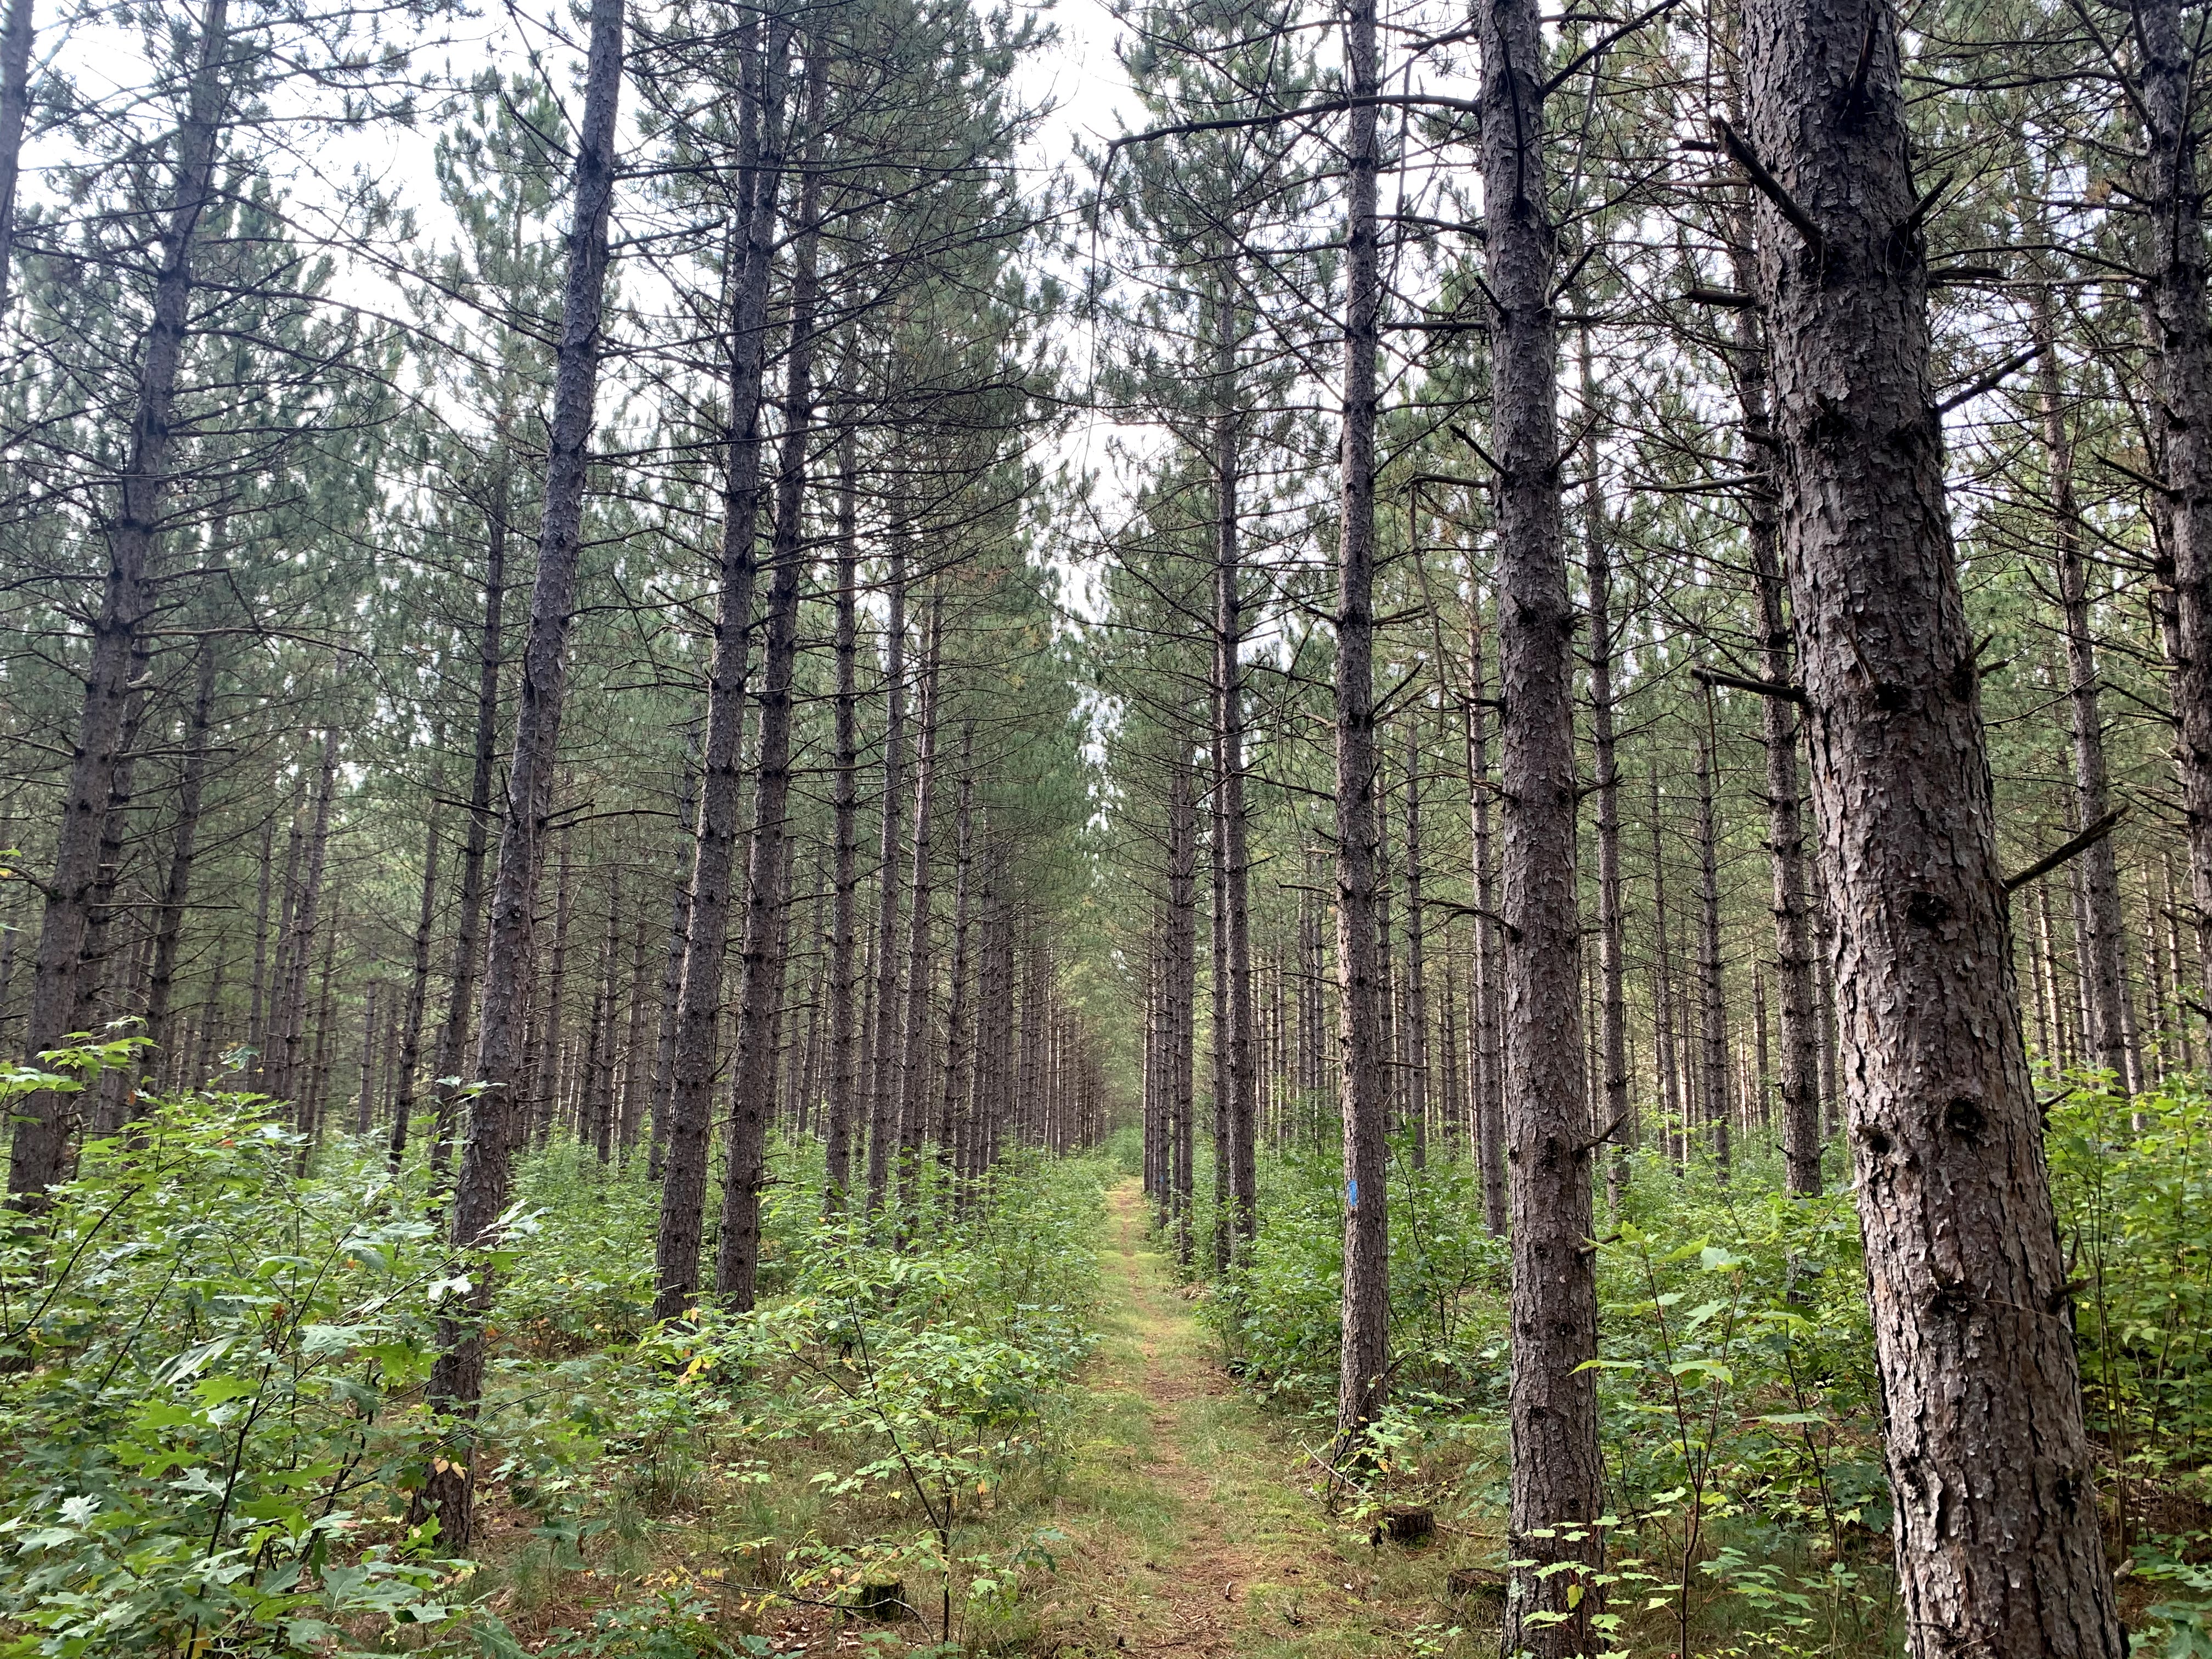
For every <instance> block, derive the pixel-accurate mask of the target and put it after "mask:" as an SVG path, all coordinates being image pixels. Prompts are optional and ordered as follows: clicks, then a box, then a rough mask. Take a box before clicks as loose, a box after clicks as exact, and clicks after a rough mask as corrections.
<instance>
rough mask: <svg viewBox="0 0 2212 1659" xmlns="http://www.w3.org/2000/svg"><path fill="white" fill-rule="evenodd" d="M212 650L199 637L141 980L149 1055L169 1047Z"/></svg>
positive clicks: (204, 760) (210, 707)
mask: <svg viewBox="0 0 2212 1659" xmlns="http://www.w3.org/2000/svg"><path fill="white" fill-rule="evenodd" d="M215 686H216V648H215V644H214V641H212V640H210V639H209V638H206V637H203V638H202V639H201V641H200V642H199V647H198V649H197V653H196V660H195V662H194V664H193V670H192V712H191V718H190V719H189V720H187V721H186V722H185V758H184V765H183V767H182V768H181V769H180V770H179V774H178V777H177V826H176V828H175V829H174V830H173V831H172V832H171V834H170V839H169V869H168V873H167V875H166V876H164V877H163V878H162V881H161V913H160V915H158V916H157V917H156V918H155V924H154V956H153V961H152V964H151V966H150V967H149V969H147V974H146V1036H147V1037H148V1038H149V1040H150V1041H151V1042H152V1044H153V1048H154V1052H155V1053H156V1054H167V1052H168V1051H169V1049H170V1048H171V1047H172V1046H173V1044H172V1041H171V1039H172V1036H173V1033H172V1031H171V1030H170V1018H169V1004H170V1001H171V1000H172V998H173V995H174V994H175V991H176V983H177V952H178V950H179V946H180V945H181V944H182V942H183V939H184V933H185V909H186V908H187V907H188V906H189V905H190V904H191V891H192V866H193V862H194V858H195V854H196V853H197V848H198V845H199V830H200V798H201V795H202V793H203V792H204V789H205V788H206V786H207V766H208V747H209V737H210V732H213V730H214V728H215Z"/></svg>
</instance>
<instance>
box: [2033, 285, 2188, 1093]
mask: <svg viewBox="0 0 2212 1659" xmlns="http://www.w3.org/2000/svg"><path fill="white" fill-rule="evenodd" d="M2031 305H2032V307H2033V325H2034V340H2035V343H2036V345H2037V346H2039V348H2041V356H2039V358H2038V359H2037V361H2036V393H2037V398H2038V401H2039V403H2040V404H2041V410H2040V411H2039V412H2040V414H2041V416H2042V427H2043V433H2042V436H2043V462H2044V471H2045V475H2046V477H2047V478H2048V482H2049V488H2050V490H2051V534H2052V537H2053V538H2054V540H2055V543H2056V546H2055V549H2054V552H2055V554H2056V562H2057V575H2058V604H2059V611H2060V614H2061V616H2062V617H2063V621H2064V623H2065V629H2066V693H2067V702H2068V706H2069V709H2070V711H2071V714H2072V717H2073V720H2072V724H2073V728H2074V732H2073V735H2074V811H2075V818H2076V819H2077V820H2078V821H2079V822H2080V823H2082V824H2084V825H2087V824H2091V823H2096V822H2097V821H2098V820H2099V819H2100V818H2102V817H2104V816H2105V814H2106V811H2108V810H2109V809H2110V806H2111V789H2110V787H2109V784H2108V782H2107V776H2108V775H2107V771H2106V764H2105V725H2104V715H2103V712H2102V710H2101V709H2100V706H2099V704H2100V696H2099V690H2098V684H2097V651H2096V646H2095V644H2094V642H2093V640H2092V638H2091V636H2090V631H2089V585H2088V570H2087V565H2086V564H2085V562H2083V560H2082V557H2081V507H2080V504H2079V502H2078V501H2076V500H2075V494H2074V435H2073V433H2072V430H2071V429H2070V428H2069V426H2068V423H2067V419H2066V404H2065V395H2064V390H2063V386H2062V384H2061V381H2060V376H2059V362H2058V339H2057V320H2056V319H2055V318H2054V316H2053V315H2052V305H2051V290H2050V289H2049V287H2048V286H2045V285H2039V286H2038V287H2037V289H2036V290H2035V293H2034V296H2033V300H2032V301H2031ZM2207 407H2208V412H2212V404H2208V406H2207ZM2168 453H2169V454H2170V453H2172V446H2171V444H2170V443H2169V445H2168ZM2207 482H2208V484H2212V478H2208V480H2207ZM2181 516H2187V515H2185V514H2184V515H2181ZM2207 643H2208V644H2212V641H2207ZM2076 869H2077V872H2078V874H2079V878H2080V881H2081V892H2082V907H2081V908H2082V921H2084V922H2085V923H2086V924H2087V925H2086V927H2084V928H2083V930H2082V935H2081V975H2082V981H2083V989H2084V991H2085V992H2086V994H2087V1001H2088V1005H2089V1054H2090V1060H2091V1063H2092V1064H2093V1065H2094V1066H2097V1067H2098V1068H2099V1069H2100V1070H2101V1071H2104V1072H2106V1073H2109V1074H2110V1075H2111V1077H2112V1086H2113V1087H2114V1088H2115V1089H2117V1090H2118V1091H2119V1092H2120V1093H2122V1094H2125V1093H2127V1092H2128V1086H2129V1076H2130V1066H2129V1053H2128V1049H2129V1044H2128V1028H2129V1026H2130V1024H2131V1023H2132V1022H2131V1019H2130V1014H2131V1011H2130V1009H2129V1008H2128V1006H2127V999H2128V980H2127V965H2126V964H2127V945H2126V940H2125V937H2124V930H2123V927H2122V923H2121V920H2120V869H2119V854H2118V851H2117V850H2116V849H2115V848H2114V847H2113V845H2112V837H2111V836H2102V837H2100V839H2099V840H2097V841H2096V842H2093V843H2091V845H2090V846H2088V847H2087V848H2084V849H2083V850H2082V852H2081V854H2078V855H2077V865H2076Z"/></svg>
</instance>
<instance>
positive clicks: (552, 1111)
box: [516, 824, 576, 1147]
mask: <svg viewBox="0 0 2212 1659" xmlns="http://www.w3.org/2000/svg"><path fill="white" fill-rule="evenodd" d="M568 847H569V829H568V825H566V824H563V825H562V827H561V856H560V860H559V861H558V863H557V864H556V873H555V875H554V879H553V952H552V960H551V961H550V963H548V964H547V966H546V971H545V976H544V980H543V981H541V982H540V984H539V986H538V989H539V990H540V991H541V992H542V993H543V994H544V1000H543V1003H542V1005H541V1011H542V1014H543V1018H541V1020H540V1021H539V1024H538V1080H537V1088H536V1091H535V1093H536V1096H537V1097H536V1098H535V1099H533V1100H532V1101H530V1103H529V1105H530V1108H531V1114H532V1115H531V1119H530V1120H529V1125H528V1126H526V1125H522V1124H518V1125H517V1126H516V1127H517V1128H518V1129H519V1130H525V1129H526V1127H534V1129H535V1133H532V1134H529V1135H528V1137H527V1138H528V1139H533V1140H538V1141H543V1140H544V1138H545V1135H546V1133H547V1131H548V1130H549V1129H550V1127H551V1125H552V1123H553V1120H554V1119H555V1118H556V1117H557V1116H559V1115H560V1112H561V1108H562V1099H561V1074H562V1054H563V1053H564V1052H565V1050H564V1049H563V1048H562V1040H561V1027H562V1011H563V1010H564V1008H565V1007H566V1006H567V1003H566V999H567V995H568V924H569V923H570V922H571V921H574V917H575V909H576V869H575V864H574V860H571V859H570V858H569V856H568ZM516 1144H517V1146H518V1147H519V1146H520V1145H521V1144H522V1141H521V1140H518V1141H517V1143H516Z"/></svg>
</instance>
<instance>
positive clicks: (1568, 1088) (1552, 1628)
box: [1477, 0, 1604, 1659]
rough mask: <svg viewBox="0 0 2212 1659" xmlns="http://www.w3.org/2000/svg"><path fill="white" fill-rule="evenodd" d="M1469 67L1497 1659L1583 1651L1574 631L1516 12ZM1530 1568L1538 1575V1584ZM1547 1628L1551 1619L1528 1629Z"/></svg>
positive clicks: (1552, 356) (1586, 1556)
mask: <svg viewBox="0 0 2212 1659" xmlns="http://www.w3.org/2000/svg"><path fill="white" fill-rule="evenodd" d="M1477 22H1478V27H1479V29H1480V43H1481V50H1482V62H1483V80H1482V117H1481V139H1480V152H1481V165H1482V189H1483V204H1484V208H1483V223H1484V226H1485V228H1486V242H1485V251H1486V278H1487V282H1488V285H1489V289H1490V293H1491V295H1492V307H1491V334H1490V338H1491V364H1492V369H1491V373H1492V396H1491V421H1490V438H1491V453H1492V455H1493V456H1495V457H1496V458H1497V461H1498V468H1499V472H1498V483H1497V491H1496V499H1497V558H1498V685H1499V695H1500V697H1501V700H1502V702H1503V707H1504V714H1503V719H1502V721H1501V726H1502V728H1503V729H1502V732H1501V737H1502V750H1501V754H1500V759H1499V786H1500V787H1499V797H1500V799H1501V800H1502V801H1503V802H1504V859H1503V867H1502V871H1501V874H1502V877H1503V879H1502V880H1501V881H1500V883H1499V887H1500V894H1499V901H1500V902H1499V910H1500V912H1501V914H1502V915H1503V916H1504V929H1503V932H1504V969H1505V972H1504V978H1505V1022H1504V1071H1505V1076H1504V1096H1505V1146H1506V1161H1507V1164H1508V1166H1509V1168H1510V1188H1511V1191H1510V1200H1511V1206H1512V1230H1511V1237H1512V1246H1513V1267H1512V1309H1511V1322H1512V1334H1513V1346H1512V1372H1511V1377H1510V1383H1509V1384H1508V1389H1507V1396H1508V1397H1507V1416H1508V1427H1509V1432H1510V1437H1511V1443H1512V1475H1511V1512H1510V1519H1509V1526H1510V1542H1509V1551H1510V1554H1511V1555H1512V1556H1513V1557H1515V1558H1516V1559H1518V1560H1525V1561H1528V1562H1530V1563H1532V1564H1533V1565H1530V1566H1528V1567H1524V1568H1519V1569H1516V1571H1515V1572H1514V1575H1513V1580H1512V1584H1511V1587H1510V1591H1509V1593H1508V1595H1507V1600H1506V1609H1505V1622H1506V1633H1505V1642H1504V1645H1505V1647H1506V1648H1507V1649H1508V1650H1514V1651H1520V1650H1526V1651H1528V1652H1529V1653H1530V1654H1533V1655H1536V1656H1540V1659H1549V1656H1553V1655H1563V1654H1577V1653H1585V1652H1588V1651H1589V1648H1590V1644H1591V1640H1592V1637H1593V1632H1592V1627H1591V1626H1590V1623H1589V1620H1590V1619H1591V1617H1592V1616H1593V1615H1594V1614H1595V1613H1599V1612H1601V1611H1602V1610H1603V1605H1604V1597H1603V1594H1602V1592H1601V1589H1600V1587H1599V1586H1598V1585H1597V1584H1596V1583H1593V1582H1591V1581H1590V1579H1589V1577H1588V1575H1587V1573H1586V1572H1585V1571H1583V1570H1582V1569H1580V1568H1578V1567H1576V1566H1572V1565H1570V1566H1567V1567H1566V1568H1565V1570H1559V1564H1563V1563H1582V1564H1586V1565H1589V1566H1594V1565H1596V1564H1597V1563H1598V1562H1599V1561H1601V1559H1602V1557H1603V1535H1602V1534H1601V1533H1600V1532H1598V1531H1597V1530H1596V1529H1595V1528H1592V1527H1591V1526H1590V1525H1589V1523H1590V1522H1594V1521H1595V1520H1596V1518H1597V1516H1598V1515H1599V1514H1600V1512H1601V1509H1602V1507H1603V1488H1604V1479H1603V1468H1602V1467H1601V1463H1600V1462H1599V1457H1598V1443H1597V1390H1596V1385H1595V1374H1594V1373H1592V1372H1590V1371H1587V1370H1583V1369H1581V1368H1582V1367H1583V1365H1584V1364H1586V1363H1587V1362H1589V1360H1592V1359H1595V1358H1596V1357H1597V1287H1596V1277H1595V1255H1594V1254H1593V1253H1592V1252H1591V1250H1590V1249H1589V1240H1590V1238H1591V1237H1592V1229H1591V1207H1590V1206H1591V1195H1590V1157H1591V1151H1592V1146H1591V1136H1590V1133H1589V1100H1588V1093H1587V1078H1586V1066H1585V1065H1584V1056H1583V1010H1582V939H1581V926H1580V915H1579V908H1578V905H1577V884H1578V883H1577V870H1576V861H1575V833H1576V817H1577V803H1578V801H1579V799H1580V797H1579V780H1578V779H1577V774H1576V765H1575V732H1574V696H1573V694H1574V667H1573V656H1572V647H1573V634H1574V628H1575V612H1574V605H1573V601H1572V600H1571V598H1570V597H1569V595H1568V592H1567V566H1566V550H1565V538H1564V535H1563V532H1562V526H1561V522H1560V503H1559V416H1558V411H1557V404H1558V384H1559V363H1558V357H1559V340H1558V322H1557V319H1556V317H1555V315H1554V313H1553V283H1554V282H1555V280H1556V272H1555V270H1554V266H1555V263H1556V258H1557V252H1558V234H1557V231H1556V229H1555V228H1554V227H1553V223H1552V222H1551V216H1550V202H1549V199H1548V189H1547V181H1546V178H1545V169H1544V92H1543V80H1542V76H1543V64H1544V46H1543V38H1542V26H1541V22H1540V21H1539V18H1538V15H1537V7H1536V4H1535V0H1492V3H1491V4H1490V5H1488V6H1486V8H1484V9H1483V10H1482V12H1481V13H1480V16H1479V17H1478V20H1477ZM1547 1569H1549V1571H1547ZM1539 1612H1542V1613H1562V1614H1565V1617H1564V1618H1561V1619H1559V1620H1558V1621H1557V1622H1555V1623H1541V1622H1538V1621H1536V1620H1534V1619H1532V1617H1531V1615H1532V1614H1534V1613H1539Z"/></svg>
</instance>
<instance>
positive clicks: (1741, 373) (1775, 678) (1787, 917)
mask: <svg viewBox="0 0 2212 1659" xmlns="http://www.w3.org/2000/svg"><path fill="white" fill-rule="evenodd" d="M1727 233H1728V250H1729V258H1730V261H1731V263H1732V267H1733V269H1734V271H1735V283H1736V288H1737V290H1738V291H1739V292H1741V293H1744V294H1749V293H1752V292H1753V290H1754V289H1755V288H1756V287H1757V284H1758V258H1757V254H1756V252H1755V251H1754V249H1753V228H1752V222H1751V216H1750V214H1749V213H1748V211H1735V212H1732V213H1731V214H1730V215H1729V218H1728V220H1727ZM1725 355H1726V356H1727V360H1728V366H1729V378H1730V379H1731V380H1733V381H1734V382H1735V395H1736V409H1737V414H1738V417H1739V420H1740V422H1741V427H1742V431H1743V466H1744V469H1745V471H1747V472H1749V473H1750V474H1751V477H1752V483H1751V485H1750V488H1749V489H1748V491H1747V495H1746V497H1745V501H1744V507H1745V515H1746V520H1747V523H1746V530H1747V537H1748V539H1749V541H1750V544H1751V568H1752V579H1753V584H1754V586H1755V587H1756V590H1757V596H1758V601H1759V677H1760V678H1763V679H1765V681H1766V682H1767V683H1768V684H1771V685H1787V684H1790V681H1791V680H1792V678H1794V677H1795V675H1796V659H1795V655H1794V653H1793V652H1792V651H1791V649H1790V611H1789V587H1788V585H1787V584H1786V583H1785V582H1784V580H1783V578H1782V559H1781V554H1780V552H1779V547H1778V544H1779V540H1780V533H1781V532H1780V524H1779V516H1780V511H1781V498H1780V493H1779V490H1778V487H1777V484H1776V481H1775V478H1774V477H1773V465H1774V446H1775V439H1774V423H1773V416H1772V414H1771V409H1770V407H1769V405H1770V401H1771V386H1770V385H1769V380H1770V374H1769V355H1768V351H1767V344H1766V327H1765V319H1764V318H1763V317H1762V316H1761V315H1760V313H1759V311H1758V309H1757V308H1756V307H1749V306H1747V307H1741V308H1740V309H1739V310H1738V311H1737V312H1736V313H1735V339H1734V340H1733V341H1732V342H1731V344H1730V349H1729V351H1728V352H1727V353H1726V354H1725ZM1759 704H1760V706H1759V742H1760V744H1761V745H1762V746H1763V747H1764V748H1765V754H1766V848H1767V858H1768V860H1769V865H1770V867H1771V874H1772V879H1773V909H1774V959H1775V971H1776V976H1777V981H1778V984H1777V988H1778V991H1779V992H1780V994H1781V1005H1782V1006H1781V1013H1782V1157H1783V1164H1784V1178H1785V1180H1786V1181H1787V1183H1788V1186H1789V1189H1790V1191H1791V1192H1792V1193H1795V1194H1799V1195H1800V1196H1802V1197H1810V1196H1813V1195H1814V1194H1818V1193H1819V1192H1820V1148H1821V1139H1822V1137H1821V1133H1820V1008H1819V1002H1818V988H1817V987H1816V984H1815V975H1814V951H1813V939H1812V932H1813V924H1812V915H1811V908H1810V905H1809V902H1808V896H1807V886H1808V884H1807V881H1806V877H1805V829H1804V810H1803V806H1802V800H1803V797H1804V787H1803V785H1802V783H1801V782H1800V781H1799V779H1798V775H1797V704H1796V702H1793V701H1792V700H1790V698H1788V697H1780V696H1768V697H1762V698H1761V699H1760V700H1759Z"/></svg>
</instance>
